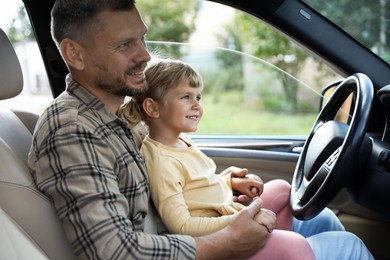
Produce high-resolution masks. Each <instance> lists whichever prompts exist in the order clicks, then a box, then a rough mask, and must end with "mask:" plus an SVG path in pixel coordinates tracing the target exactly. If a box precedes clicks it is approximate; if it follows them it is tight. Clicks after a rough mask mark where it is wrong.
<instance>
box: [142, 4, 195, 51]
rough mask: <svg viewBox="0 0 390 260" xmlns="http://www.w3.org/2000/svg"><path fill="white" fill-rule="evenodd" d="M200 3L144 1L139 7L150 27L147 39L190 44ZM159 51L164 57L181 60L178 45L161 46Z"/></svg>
mask: <svg viewBox="0 0 390 260" xmlns="http://www.w3.org/2000/svg"><path fill="white" fill-rule="evenodd" d="M198 5H199V4H198V1H193V0H180V1H160V0H142V1H138V2H137V7H138V9H139V11H140V13H141V14H142V18H143V20H144V22H145V23H146V25H148V26H149V31H148V35H147V39H151V40H153V41H167V42H188V39H189V37H190V35H191V34H192V33H193V32H194V30H195V25H194V23H193V21H194V20H195V17H196V16H197V14H198V9H199V6H198ZM153 51H157V52H159V53H160V54H162V55H163V56H169V57H175V58H180V57H181V55H182V54H181V53H180V48H179V47H178V46H177V45H167V46H165V47H164V46H160V48H159V49H158V50H154V49H152V52H153Z"/></svg>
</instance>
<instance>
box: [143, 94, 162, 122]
mask: <svg viewBox="0 0 390 260" xmlns="http://www.w3.org/2000/svg"><path fill="white" fill-rule="evenodd" d="M142 107H143V109H144V111H145V113H146V114H147V115H148V116H149V117H151V118H159V117H160V112H159V109H158V104H157V102H156V101H154V100H153V99H152V98H145V99H144V101H143V102H142Z"/></svg>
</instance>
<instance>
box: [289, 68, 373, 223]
mask: <svg viewBox="0 0 390 260" xmlns="http://www.w3.org/2000/svg"><path fill="white" fill-rule="evenodd" d="M351 94H353V101H352V102H353V103H354V105H353V104H352V105H351V111H352V115H351V117H350V120H349V122H348V123H342V122H339V121H337V120H335V116H336V114H337V112H338V111H339V109H340V108H341V106H342V105H343V103H344V101H345V100H346V99H347V98H348V97H349V96H350V95H351ZM373 95H374V90H373V85H372V82H371V80H370V79H369V78H368V77H367V76H366V75H364V74H361V73H357V74H354V75H352V76H349V77H348V78H346V79H345V80H343V81H342V82H341V83H340V84H339V86H338V87H337V88H336V90H335V92H334V93H333V95H332V96H331V97H330V99H329V101H328V102H327V103H326V105H325V106H324V107H323V108H322V110H321V111H320V113H319V115H318V117H317V119H316V121H315V123H314V125H313V127H312V129H311V131H310V134H309V136H308V138H307V140H306V142H305V145H304V147H303V150H302V153H301V155H300V157H299V159H298V162H297V165H296V168H295V172H294V176H293V180H292V185H291V193H290V207H291V210H292V213H293V215H294V217H296V218H298V219H301V220H308V219H311V218H313V217H315V216H316V215H317V214H318V213H320V212H321V211H322V210H323V209H324V208H325V207H326V205H327V204H328V203H329V202H330V201H331V200H332V199H333V198H334V197H335V196H336V195H337V194H338V192H339V191H340V190H341V189H342V188H343V187H345V186H346V184H347V183H348V180H351V178H352V177H353V173H354V172H355V171H356V170H357V169H356V162H357V161H358V160H361V158H360V157H359V149H360V148H361V147H362V143H363V140H364V137H365V133H366V128H367V123H368V118H369V115H370V111H371V106H372V100H373Z"/></svg>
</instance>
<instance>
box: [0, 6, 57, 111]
mask: <svg viewBox="0 0 390 260" xmlns="http://www.w3.org/2000/svg"><path fill="white" fill-rule="evenodd" d="M0 3H1V9H0V28H1V29H2V30H3V31H4V32H5V33H6V34H7V35H8V38H9V39H10V41H11V42H12V44H13V46H14V49H15V52H16V55H17V56H18V59H19V62H20V65H21V68H22V72H23V84H24V86H23V91H22V93H20V94H19V95H18V96H17V97H15V98H11V99H8V100H2V101H0V106H1V107H8V108H13V109H20V110H27V111H30V112H33V113H37V114H40V113H42V112H43V110H44V109H45V108H46V107H47V105H48V104H49V102H50V101H51V100H52V99H53V98H52V95H51V91H50V86H49V81H48V78H47V75H46V72H45V68H44V65H43V61H42V57H41V55H40V51H39V48H38V45H37V43H36V40H35V37H34V34H33V32H32V29H31V24H30V21H29V19H28V16H27V13H26V9H25V7H24V4H23V2H22V1H20V0H0Z"/></svg>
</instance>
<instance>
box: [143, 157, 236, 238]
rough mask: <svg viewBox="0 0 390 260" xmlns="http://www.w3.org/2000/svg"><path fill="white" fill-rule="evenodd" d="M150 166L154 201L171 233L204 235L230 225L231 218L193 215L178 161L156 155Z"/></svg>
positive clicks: (149, 171)
mask: <svg viewBox="0 0 390 260" xmlns="http://www.w3.org/2000/svg"><path fill="white" fill-rule="evenodd" d="M147 167H148V174H149V182H150V188H151V195H152V199H153V202H154V204H155V205H156V208H157V210H158V212H159V214H160V216H161V218H162V220H163V222H164V224H165V225H166V227H167V228H168V230H169V231H170V232H171V233H175V234H186V235H191V236H202V235H206V234H210V233H213V232H216V231H218V230H220V229H222V228H224V227H225V226H226V225H228V224H229V223H230V216H219V217H195V216H191V213H190V211H189V209H188V207H187V204H186V201H185V198H184V196H183V186H184V185H185V182H186V180H185V177H184V175H183V169H182V166H181V163H180V162H179V161H178V160H177V159H175V158H172V157H168V156H165V157H164V156H161V155H159V156H153V162H150V163H147Z"/></svg>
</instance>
